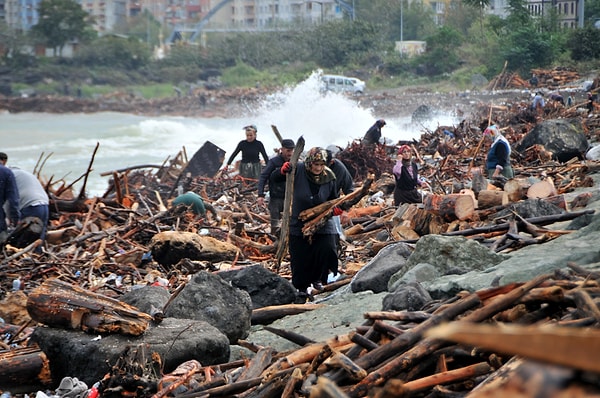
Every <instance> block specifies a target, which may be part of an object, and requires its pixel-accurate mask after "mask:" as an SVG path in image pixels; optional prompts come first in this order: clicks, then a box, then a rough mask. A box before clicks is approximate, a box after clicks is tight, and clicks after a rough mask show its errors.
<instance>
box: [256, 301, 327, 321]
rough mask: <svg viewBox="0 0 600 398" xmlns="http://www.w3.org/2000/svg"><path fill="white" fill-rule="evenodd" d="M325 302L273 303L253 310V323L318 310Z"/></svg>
mask: <svg viewBox="0 0 600 398" xmlns="http://www.w3.org/2000/svg"><path fill="white" fill-rule="evenodd" d="M324 305H325V304H286V305H272V306H269V307H262V308H257V309H255V310H252V318H251V322H252V324H253V325H268V324H269V323H271V322H273V321H276V320H277V319H281V318H283V317H284V316H288V315H298V314H302V313H304V312H307V311H312V310H316V309H317V308H321V307H323V306H324Z"/></svg>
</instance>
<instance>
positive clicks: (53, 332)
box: [31, 318, 229, 386]
mask: <svg viewBox="0 0 600 398" xmlns="http://www.w3.org/2000/svg"><path fill="white" fill-rule="evenodd" d="M31 343H35V344H37V345H38V346H39V347H40V349H41V350H42V351H43V352H44V353H45V354H46V356H47V357H48V358H51V360H50V372H51V373H52V379H53V380H55V381H59V380H61V379H62V378H63V377H77V378H78V379H79V380H82V381H83V382H85V383H86V384H87V385H88V386H91V385H93V384H94V383H96V382H97V381H100V380H101V379H102V378H103V377H104V375H105V374H106V373H108V372H109V371H110V369H111V367H112V366H113V365H115V364H116V363H117V361H118V360H119V359H120V358H122V357H125V358H126V357H127V356H128V353H129V351H130V350H131V349H132V348H137V349H141V350H145V358H147V359H148V361H150V360H151V358H152V356H153V353H157V354H158V355H160V360H161V362H162V364H163V365H164V368H163V369H161V370H162V371H163V372H164V373H169V372H171V371H173V370H174V369H175V368H176V367H177V366H178V365H180V364H181V363H183V362H185V361H189V360H191V359H195V360H197V361H199V362H200V363H202V365H214V364H218V363H224V362H227V361H228V359H229V340H228V339H227V337H226V336H225V335H224V334H223V333H221V332H220V331H219V330H217V329H216V328H215V327H213V326H211V325H209V324H208V323H207V322H203V321H192V320H189V319H185V320H184V319H174V318H166V319H164V320H163V321H162V322H161V323H160V324H158V325H152V326H151V327H149V328H148V329H147V330H146V332H145V333H144V334H143V335H141V336H137V337H133V336H124V335H119V334H110V335H105V336H95V335H90V334H88V333H85V332H83V331H80V330H65V329H61V328H51V327H37V328H35V330H34V331H33V333H32V335H31ZM141 365H144V364H141Z"/></svg>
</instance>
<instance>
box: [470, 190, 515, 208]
mask: <svg viewBox="0 0 600 398" xmlns="http://www.w3.org/2000/svg"><path fill="white" fill-rule="evenodd" d="M508 202H509V200H508V194H507V193H506V192H505V191H488V190H485V191H481V192H479V196H478V198H477V203H478V204H479V208H480V209H487V208H489V207H494V206H504V205H507V204H508Z"/></svg>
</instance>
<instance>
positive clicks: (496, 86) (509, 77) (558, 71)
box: [486, 66, 579, 90]
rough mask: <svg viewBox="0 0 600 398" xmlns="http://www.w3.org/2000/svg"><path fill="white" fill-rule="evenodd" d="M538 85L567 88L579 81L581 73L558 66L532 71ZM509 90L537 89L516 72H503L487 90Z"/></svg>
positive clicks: (492, 81) (491, 82)
mask: <svg viewBox="0 0 600 398" xmlns="http://www.w3.org/2000/svg"><path fill="white" fill-rule="evenodd" d="M531 73H532V74H535V75H536V77H537V79H538V83H537V87H548V88H558V87H561V86H566V85H568V84H569V83H572V82H574V81H576V80H578V79H579V73H577V71H576V70H573V69H571V68H568V67H563V66H557V67H556V68H553V69H532V70H531ZM509 88H518V89H530V88H535V87H533V86H532V85H531V83H530V82H529V80H525V79H523V78H522V77H521V76H519V74H518V73H516V72H505V71H502V73H500V74H499V75H497V76H496V77H494V78H493V79H492V80H490V82H489V83H488V85H487V87H486V89H487V90H503V89H509Z"/></svg>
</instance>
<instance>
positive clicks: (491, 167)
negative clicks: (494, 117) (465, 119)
mask: <svg viewBox="0 0 600 398" xmlns="http://www.w3.org/2000/svg"><path fill="white" fill-rule="evenodd" d="M483 135H484V136H486V137H488V138H490V139H492V140H493V141H492V146H491V147H490V150H489V151H488V154H487V158H486V161H485V167H486V169H487V173H488V177H489V178H494V177H499V176H500V175H503V176H504V177H506V178H513V177H514V172H513V169H512V167H511V165H510V152H511V149H510V143H509V142H508V140H507V139H506V137H504V136H503V135H502V132H501V131H500V129H499V128H498V126H496V125H495V124H492V125H490V126H489V127H488V128H486V129H485V130H484V131H483Z"/></svg>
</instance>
